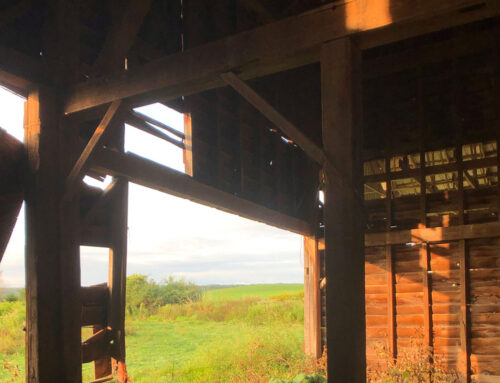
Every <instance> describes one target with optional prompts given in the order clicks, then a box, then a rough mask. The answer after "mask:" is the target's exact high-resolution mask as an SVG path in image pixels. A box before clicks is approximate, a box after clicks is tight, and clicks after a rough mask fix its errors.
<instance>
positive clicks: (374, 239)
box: [365, 222, 500, 246]
mask: <svg viewBox="0 0 500 383" xmlns="http://www.w3.org/2000/svg"><path fill="white" fill-rule="evenodd" d="M499 236H500V223H498V222H488V223H474V224H469V225H460V226H449V227H430V228H424V229H412V230H401V231H391V232H386V233H368V234H366V235H365V245H366V246H383V245H400V244H406V243H408V244H417V243H422V242H431V243H433V242H437V243H439V242H450V241H458V240H461V239H475V238H488V237H499Z"/></svg>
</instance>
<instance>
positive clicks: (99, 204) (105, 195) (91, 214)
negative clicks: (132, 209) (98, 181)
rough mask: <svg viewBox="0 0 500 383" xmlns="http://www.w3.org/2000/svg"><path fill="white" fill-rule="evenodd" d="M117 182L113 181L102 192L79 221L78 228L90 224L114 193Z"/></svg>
mask: <svg viewBox="0 0 500 383" xmlns="http://www.w3.org/2000/svg"><path fill="white" fill-rule="evenodd" d="M117 182H118V180H114V181H113V182H112V183H111V184H109V185H108V186H107V187H106V189H104V190H103V192H102V193H101V195H100V196H99V197H98V198H97V200H96V201H95V202H94V204H93V205H92V207H91V208H90V210H89V211H88V212H87V214H85V216H83V217H82V218H81V219H80V228H84V227H86V226H88V225H89V224H90V222H92V220H93V219H94V218H95V216H96V215H97V214H98V212H99V211H100V210H101V209H102V208H103V207H104V205H105V204H106V201H107V200H108V199H109V197H110V195H111V194H112V193H113V191H115V190H116V189H115V186H116V184H117Z"/></svg>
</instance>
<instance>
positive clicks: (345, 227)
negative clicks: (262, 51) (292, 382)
mask: <svg viewBox="0 0 500 383" xmlns="http://www.w3.org/2000/svg"><path fill="white" fill-rule="evenodd" d="M360 71H361V54H360V51H359V49H358V48H357V47H356V46H355V45H354V44H353V42H352V41H351V40H350V39H348V38H344V39H338V40H335V41H332V42H329V43H326V44H324V45H323V46H322V49H321V95H322V115H323V146H324V150H325V154H326V157H327V161H326V163H325V166H324V173H325V178H326V185H325V209H324V221H325V252H326V258H325V259H326V261H325V263H326V275H327V280H328V283H327V286H326V289H327V290H326V317H327V325H326V331H327V349H328V379H329V380H330V381H332V382H352V383H358V382H365V381H366V328H365V262H364V261H365V256H364V250H365V249H364V215H363V207H362V205H363V200H362V195H363V193H362V190H363V189H362V174H363V172H362V162H361V150H362V141H361V139H362V126H361V122H362V121H361V78H360V77H361V76H360V75H361V74H360ZM339 172H340V173H341V174H342V176H341V177H339ZM339 178H341V179H339Z"/></svg>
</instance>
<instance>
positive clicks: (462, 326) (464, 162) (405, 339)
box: [364, 22, 500, 382]
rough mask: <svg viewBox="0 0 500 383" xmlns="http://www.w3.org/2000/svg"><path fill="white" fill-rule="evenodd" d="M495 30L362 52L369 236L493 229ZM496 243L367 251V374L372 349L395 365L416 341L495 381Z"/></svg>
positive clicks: (499, 300) (450, 364)
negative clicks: (477, 225)
mask: <svg viewBox="0 0 500 383" xmlns="http://www.w3.org/2000/svg"><path fill="white" fill-rule="evenodd" d="M498 29H499V28H498V24H497V23H494V22H484V23H478V24H472V25H469V26H466V27H462V28H457V29H455V30H450V31H446V32H444V33H441V34H438V35H435V36H427V37H425V38H418V39H414V40H412V41H410V42H402V43H399V44H397V45H396V46H393V47H392V48H390V49H389V48H384V50H382V49H379V50H373V51H368V52H365V83H364V91H365V93H364V97H365V136H366V137H367V142H366V145H365V153H366V159H368V160H369V161H367V162H366V163H365V208H366V214H367V227H366V231H367V233H373V232H387V231H400V230H408V229H415V228H425V227H427V228H434V227H444V226H458V225H467V224H475V223H485V222H498V220H499V202H500V192H499V186H498V185H499V182H498V169H499V167H498V161H499V158H500V156H499V155H498V139H499V133H498V126H499V125H500V113H499V112H498V105H499V103H500V99H499V95H500V69H499V67H498V57H497V56H498V54H497V53H495V52H497V50H498V44H499V43H498V39H497V38H496V36H498ZM379 137H390V139H387V140H380V139H379ZM494 235H495V234H492V235H491V236H492V237H491V238H481V239H468V240H467V239H459V240H456V241H442V240H441V241H439V240H437V241H435V242H431V243H426V242H425V241H419V240H416V242H415V243H413V242H409V243H401V244H394V243H393V244H389V245H386V246H371V247H366V256H365V261H366V263H365V272H366V276H365V281H366V291H365V293H366V316H367V317H366V323H367V362H368V368H369V369H370V368H372V369H373V368H377V366H378V365H379V364H380V357H379V351H380V347H385V348H386V350H388V354H389V355H392V356H394V357H397V356H398V355H401V353H402V352H404V348H405V347H408V346H411V345H412V344H414V343H415V342H420V344H422V345H424V346H429V347H431V350H432V354H433V358H434V361H435V362H436V363H440V364H441V365H443V366H445V367H447V368H451V369H455V370H457V371H459V372H460V373H461V375H462V376H463V377H465V378H466V381H468V382H469V381H471V379H478V380H479V381H485V382H489V381H498V380H500V363H499V361H500V346H499V345H500V314H498V312H499V309H500V283H499V282H500V279H499V275H500V268H499V266H500V238H498V237H495V236H494ZM496 235H497V234H496Z"/></svg>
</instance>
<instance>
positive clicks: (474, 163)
mask: <svg viewBox="0 0 500 383" xmlns="http://www.w3.org/2000/svg"><path fill="white" fill-rule="evenodd" d="M496 163H497V158H496V157H488V158H480V159H477V160H470V161H463V162H462V163H461V164H460V166H459V164H458V163H457V162H453V163H450V164H443V165H435V166H424V168H423V171H424V174H439V173H448V172H453V171H458V170H459V169H464V170H466V169H476V168H481V167H489V166H495V165H496ZM420 172H421V169H410V170H404V171H399V172H388V173H382V174H373V175H369V176H365V177H364V181H365V182H384V181H387V180H388V179H390V180H393V179H400V178H417V179H418V177H419V176H420Z"/></svg>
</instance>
